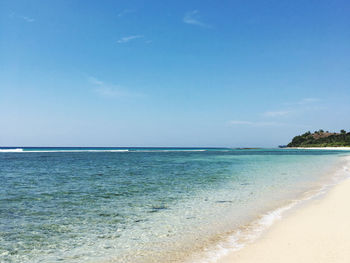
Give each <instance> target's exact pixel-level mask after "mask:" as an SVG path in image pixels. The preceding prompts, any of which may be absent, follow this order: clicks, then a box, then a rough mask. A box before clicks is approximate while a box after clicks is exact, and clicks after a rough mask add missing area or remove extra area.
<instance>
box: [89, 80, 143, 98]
mask: <svg viewBox="0 0 350 263" xmlns="http://www.w3.org/2000/svg"><path fill="white" fill-rule="evenodd" d="M88 81H89V82H90V83H91V84H92V85H93V86H94V89H93V90H94V92H95V93H97V94H98V95H100V96H101V97H105V98H131V97H133V98H135V97H142V96H143V94H141V93H137V92H131V91H129V90H127V89H126V88H124V87H122V86H120V85H114V84H106V83H105V82H104V81H101V80H99V79H97V78H95V77H88Z"/></svg>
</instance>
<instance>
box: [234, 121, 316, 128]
mask: <svg viewBox="0 0 350 263" xmlns="http://www.w3.org/2000/svg"><path fill="white" fill-rule="evenodd" d="M228 124H229V125H231V126H254V127H269V126H291V127H309V125H302V124H293V123H285V122H274V121H241V120H232V121H229V122H228Z"/></svg>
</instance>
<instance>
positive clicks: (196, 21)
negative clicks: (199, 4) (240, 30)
mask: <svg viewBox="0 0 350 263" xmlns="http://www.w3.org/2000/svg"><path fill="white" fill-rule="evenodd" d="M182 21H183V22H184V23H186V24H190V25H196V26H201V27H208V28H210V27H211V26H210V25H207V24H205V23H203V22H201V21H200V18H199V11H198V10H193V11H191V12H187V13H186V14H185V16H184V18H183V19H182Z"/></svg>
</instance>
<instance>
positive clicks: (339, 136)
mask: <svg viewBox="0 0 350 263" xmlns="http://www.w3.org/2000/svg"><path fill="white" fill-rule="evenodd" d="M342 146H350V132H348V133H347V132H346V131H345V130H341V131H340V133H336V132H328V131H326V132H325V131H323V130H319V131H315V132H314V133H311V132H309V131H308V132H306V133H304V134H302V135H298V136H295V137H294V138H293V140H292V141H291V142H290V143H289V144H288V145H287V147H342Z"/></svg>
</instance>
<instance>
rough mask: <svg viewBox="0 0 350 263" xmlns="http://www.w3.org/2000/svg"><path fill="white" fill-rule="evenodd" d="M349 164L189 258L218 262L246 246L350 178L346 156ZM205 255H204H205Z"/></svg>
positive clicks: (191, 261)
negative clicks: (288, 214)
mask: <svg viewBox="0 0 350 263" xmlns="http://www.w3.org/2000/svg"><path fill="white" fill-rule="evenodd" d="M345 159H346V160H347V162H348V163H347V165H346V166H343V167H342V169H339V170H338V171H336V172H335V174H334V176H333V177H332V180H331V182H329V183H326V184H324V185H322V186H321V187H320V188H319V189H317V190H310V191H308V192H306V193H304V195H303V196H302V197H301V198H300V199H295V200H291V201H290V202H289V203H288V204H286V205H284V206H281V207H278V208H276V209H274V210H272V211H269V212H267V213H265V214H263V215H261V216H260V217H259V218H258V219H256V220H254V221H253V222H251V223H250V224H248V225H244V226H242V227H240V228H239V229H238V230H236V231H235V232H233V233H232V234H231V235H229V236H228V237H227V238H226V239H225V240H223V241H221V242H220V243H218V244H216V245H215V246H214V247H211V248H207V249H206V253H205V254H204V255H201V256H199V258H198V257H197V259H195V260H189V261H188V262H190V263H194V262H196V263H216V262H217V261H218V260H219V259H221V258H223V257H224V256H226V255H227V254H229V253H232V252H236V251H239V250H241V249H242V248H244V247H246V246H247V245H248V244H251V243H253V242H254V241H256V240H257V239H258V238H259V237H260V236H261V235H262V234H263V233H264V232H265V231H266V230H267V229H269V228H270V227H271V226H272V225H273V224H274V223H275V222H276V221H278V220H281V219H282V216H283V214H285V213H286V212H287V211H289V210H291V209H293V208H295V207H297V206H299V205H301V204H303V203H305V202H307V201H309V200H313V199H315V198H318V197H320V196H322V195H324V194H326V193H327V192H328V191H329V190H330V189H331V188H332V187H334V186H335V185H337V184H338V183H340V182H341V181H343V180H345V179H346V178H350V174H349V171H350V169H349V167H350V158H349V157H347V158H345ZM203 256H204V257H203Z"/></svg>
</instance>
